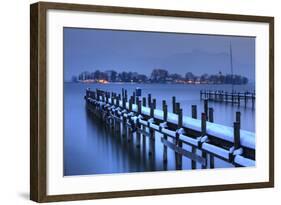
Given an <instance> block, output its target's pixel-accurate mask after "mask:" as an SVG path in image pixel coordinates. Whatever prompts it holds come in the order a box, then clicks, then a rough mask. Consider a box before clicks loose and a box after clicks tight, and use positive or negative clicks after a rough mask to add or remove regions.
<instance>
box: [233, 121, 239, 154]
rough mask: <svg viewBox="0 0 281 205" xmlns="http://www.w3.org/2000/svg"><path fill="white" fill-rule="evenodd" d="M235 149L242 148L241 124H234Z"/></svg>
mask: <svg viewBox="0 0 281 205" xmlns="http://www.w3.org/2000/svg"><path fill="white" fill-rule="evenodd" d="M233 127H234V129H233V130H234V149H238V148H239V147H240V123H239V122H234V123H233Z"/></svg>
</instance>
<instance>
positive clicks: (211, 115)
mask: <svg viewBox="0 0 281 205" xmlns="http://www.w3.org/2000/svg"><path fill="white" fill-rule="evenodd" d="M209 121H210V122H214V109H213V108H212V107H210V108H209Z"/></svg>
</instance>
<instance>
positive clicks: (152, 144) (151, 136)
mask: <svg viewBox="0 0 281 205" xmlns="http://www.w3.org/2000/svg"><path fill="white" fill-rule="evenodd" d="M150 101H151V96H150ZM154 103H155V104H156V100H153V103H152V102H150V118H154V108H155V104H154ZM154 148H155V131H154V129H152V128H149V152H148V154H149V156H151V157H153V155H154Z"/></svg>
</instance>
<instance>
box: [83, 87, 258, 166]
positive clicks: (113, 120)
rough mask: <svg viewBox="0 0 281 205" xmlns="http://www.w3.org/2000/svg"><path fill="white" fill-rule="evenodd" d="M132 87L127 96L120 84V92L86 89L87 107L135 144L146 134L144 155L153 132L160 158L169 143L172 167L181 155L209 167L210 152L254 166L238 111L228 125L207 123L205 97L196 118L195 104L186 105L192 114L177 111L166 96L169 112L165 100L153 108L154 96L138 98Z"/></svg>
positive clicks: (250, 136) (251, 140) (209, 112)
mask: <svg viewBox="0 0 281 205" xmlns="http://www.w3.org/2000/svg"><path fill="white" fill-rule="evenodd" d="M136 93H137V92H134V93H133V95H132V96H130V97H129V98H128V94H127V90H125V89H122V93H121V94H117V93H114V92H111V93H110V92H106V91H103V90H99V89H96V90H95V91H92V90H90V89H87V90H86V95H85V100H86V105H87V109H89V110H90V111H91V113H92V114H93V115H94V117H95V118H97V119H99V120H102V121H103V122H104V123H105V126H107V127H109V128H110V129H111V130H113V131H114V133H115V134H118V135H120V136H122V137H123V138H126V139H127V142H128V143H130V142H132V140H133V138H135V141H136V149H139V148H140V145H141V142H142V143H146V140H148V142H149V152H148V153H149V156H154V155H155V137H161V143H162V146H163V163H164V164H167V163H168V160H169V159H168V154H167V149H172V150H173V151H174V153H175V163H176V169H182V160H183V157H187V158H189V159H190V160H191V167H192V169H197V168H199V166H197V164H200V168H202V169H204V168H214V167H215V160H214V158H219V159H221V160H224V161H226V162H228V163H231V164H233V165H234V166H255V134H254V133H252V132H248V131H245V130H241V129H240V127H241V126H240V123H241V120H240V118H241V116H240V112H236V119H235V122H234V123H233V127H227V126H224V125H220V124H216V123H213V108H209V107H208V101H207V100H205V101H204V112H203V113H201V115H200V118H199V119H197V118H198V116H197V106H196V105H192V106H191V109H192V116H191V117H188V116H183V110H182V108H181V106H180V103H178V102H176V97H173V98H172V112H168V106H167V103H166V101H165V100H163V101H162V109H156V99H155V98H154V99H152V96H151V94H148V96H147V98H146V97H142V98H141V97H140V96H137V95H136ZM155 133H160V135H156V134H155ZM141 138H142V139H141ZM183 145H189V147H191V149H186V146H183Z"/></svg>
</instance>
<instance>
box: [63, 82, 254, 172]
mask: <svg viewBox="0 0 281 205" xmlns="http://www.w3.org/2000/svg"><path fill="white" fill-rule="evenodd" d="M136 87H140V88H141V89H142V96H147V94H148V93H151V94H152V98H156V100H157V108H161V106H162V105H161V102H162V100H163V99H165V100H166V101H167V104H168V110H169V111H171V107H172V106H171V105H172V96H176V100H177V102H180V103H181V107H182V108H183V113H184V115H187V116H191V105H193V104H196V105H197V109H198V114H199V113H201V112H202V111H203V102H202V101H200V94H199V93H200V90H201V89H210V90H212V89H214V90H225V91H231V85H181V84H80V83H64V175H65V176H70V175H90V174H110V173H128V172H144V171H161V170H175V162H174V152H172V151H171V150H170V149H168V164H167V166H166V167H165V166H163V162H162V156H163V144H162V143H161V142H160V137H161V135H160V134H156V143H155V144H156V147H155V158H154V159H151V158H149V156H148V140H147V143H146V144H142V146H141V149H136V147H135V144H134V142H135V141H134V140H133V142H132V143H127V142H126V140H124V139H122V137H117V136H115V134H114V133H108V131H106V130H105V129H104V126H103V124H102V123H101V122H99V121H98V120H95V119H94V118H93V117H92V115H91V114H90V113H89V111H87V109H86V106H85V100H84V98H83V97H84V95H85V89H86V88H91V89H96V88H100V89H103V90H107V91H110V92H111V91H113V92H118V93H121V90H122V88H125V89H127V90H128V95H131V94H132V92H133V91H134V90H135V88H136ZM234 89H235V90H236V91H239V92H242V91H253V90H254V85H252V84H249V85H239V86H238V85H237V86H234ZM248 104H249V105H248V106H247V107H244V105H243V103H241V106H240V108H239V107H238V106H236V105H234V106H232V105H231V104H225V103H216V102H210V103H209V107H213V108H214V122H215V123H218V124H223V125H227V126H232V125H233V122H234V120H235V112H236V111H240V112H241V129H244V130H248V131H252V132H255V109H253V108H252V107H251V103H250V102H249V103H248ZM185 148H186V149H187V150H189V149H190V147H188V146H186V147H185ZM198 154H200V153H199V151H198ZM231 166H232V165H230V164H227V163H226V162H223V161H222V160H219V159H215V167H217V168H219V167H231ZM190 167H191V161H190V160H189V159H187V158H185V157H184V158H183V169H190ZM198 167H199V165H198Z"/></svg>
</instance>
